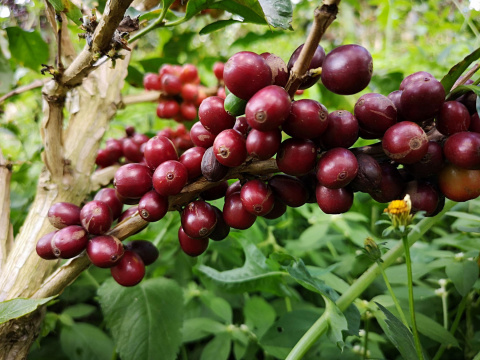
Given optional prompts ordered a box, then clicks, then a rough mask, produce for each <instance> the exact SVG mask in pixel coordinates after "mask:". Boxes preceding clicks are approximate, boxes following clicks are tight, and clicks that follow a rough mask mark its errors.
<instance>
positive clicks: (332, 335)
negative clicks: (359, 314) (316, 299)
mask: <svg viewBox="0 0 480 360" xmlns="http://www.w3.org/2000/svg"><path fill="white" fill-rule="evenodd" d="M323 299H324V300H325V304H326V307H325V314H323V315H322V316H326V318H327V322H328V330H327V336H328V338H329V339H330V341H332V342H333V343H334V344H336V345H337V346H338V347H339V348H340V349H341V350H343V346H344V342H343V334H342V331H347V330H348V323H347V319H345V315H343V313H342V312H341V311H340V309H339V308H338V306H337V304H335V303H334V302H333V301H332V300H330V299H329V298H327V297H326V296H323Z"/></svg>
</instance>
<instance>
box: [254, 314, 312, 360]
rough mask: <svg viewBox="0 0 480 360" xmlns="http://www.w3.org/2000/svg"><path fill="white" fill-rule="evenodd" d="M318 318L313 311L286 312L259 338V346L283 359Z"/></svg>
mask: <svg viewBox="0 0 480 360" xmlns="http://www.w3.org/2000/svg"><path fill="white" fill-rule="evenodd" d="M318 317H319V313H318V312H317V311H313V310H293V311H290V312H287V313H286V314H284V315H283V316H281V317H280V318H279V319H278V320H277V321H276V322H275V323H274V324H273V325H272V326H271V327H270V328H269V329H268V330H267V332H266V333H265V335H263V336H262V337H261V338H260V345H261V346H262V348H263V349H264V350H265V351H266V352H267V353H269V354H270V355H273V356H275V357H277V358H280V359H284V358H286V357H287V355H288V353H289V352H290V350H291V349H292V348H293V347H294V346H295V344H296V343H297V342H298V340H300V338H301V337H302V336H303V335H304V334H305V332H306V331H307V330H308V329H310V327H311V326H312V325H313V323H314V322H315V321H316V320H317V319H318Z"/></svg>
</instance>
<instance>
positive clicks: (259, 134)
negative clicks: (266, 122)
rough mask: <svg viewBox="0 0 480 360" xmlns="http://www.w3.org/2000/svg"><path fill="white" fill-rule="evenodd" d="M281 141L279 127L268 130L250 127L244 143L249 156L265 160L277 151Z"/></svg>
mask: <svg viewBox="0 0 480 360" xmlns="http://www.w3.org/2000/svg"><path fill="white" fill-rule="evenodd" d="M281 143H282V132H281V130H280V129H274V130H270V131H259V130H255V129H252V130H250V132H249V133H248V136H247V141H246V143H245V145H246V148H247V152H248V154H249V155H250V156H252V157H253V158H255V159H259V160H267V159H270V158H271V157H272V156H273V155H275V154H276V153H277V151H278V149H279V148H280V144H281Z"/></svg>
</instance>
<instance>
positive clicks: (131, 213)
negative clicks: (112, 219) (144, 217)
mask: <svg viewBox="0 0 480 360" xmlns="http://www.w3.org/2000/svg"><path fill="white" fill-rule="evenodd" d="M137 213H138V206H132V207H129V208H128V209H127V210H125V211H124V212H123V213H122V214H121V215H120V217H119V218H118V222H119V223H121V222H122V221H123V220H125V219H128V218H129V217H131V216H134V215H135V214H137Z"/></svg>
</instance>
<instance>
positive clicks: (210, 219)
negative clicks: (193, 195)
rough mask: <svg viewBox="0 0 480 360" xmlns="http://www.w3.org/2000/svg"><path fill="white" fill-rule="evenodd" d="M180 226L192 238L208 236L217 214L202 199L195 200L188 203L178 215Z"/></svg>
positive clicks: (213, 227)
mask: <svg viewBox="0 0 480 360" xmlns="http://www.w3.org/2000/svg"><path fill="white" fill-rule="evenodd" d="M180 220H181V222H182V228H183V231H185V233H186V234H187V235H188V236H190V237H192V238H205V237H208V236H209V235H210V234H211V233H212V231H213V230H214V229H215V225H216V224H217V215H216V214H215V210H214V209H213V207H212V206H211V205H210V204H209V203H207V202H205V201H203V200H197V201H192V202H191V203H189V204H188V205H187V206H186V207H185V209H183V211H182V215H181V217H180Z"/></svg>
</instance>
